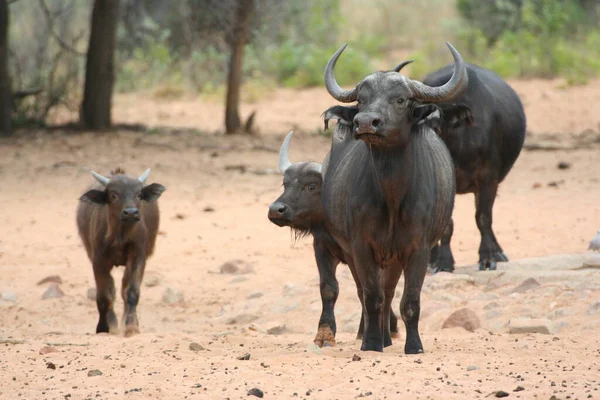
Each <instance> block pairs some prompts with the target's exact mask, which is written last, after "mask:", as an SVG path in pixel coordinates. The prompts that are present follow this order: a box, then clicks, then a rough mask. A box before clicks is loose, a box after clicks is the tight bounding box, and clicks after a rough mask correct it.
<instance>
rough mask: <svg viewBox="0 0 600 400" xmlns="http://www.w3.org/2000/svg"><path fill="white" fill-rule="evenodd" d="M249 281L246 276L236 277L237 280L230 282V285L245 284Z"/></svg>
mask: <svg viewBox="0 0 600 400" xmlns="http://www.w3.org/2000/svg"><path fill="white" fill-rule="evenodd" d="M247 280H248V278H246V277H245V276H236V277H235V278H233V279H232V280H230V281H229V283H241V282H245V281H247Z"/></svg>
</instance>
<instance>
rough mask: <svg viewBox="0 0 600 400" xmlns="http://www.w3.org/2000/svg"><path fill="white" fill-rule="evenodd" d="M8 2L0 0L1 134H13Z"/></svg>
mask: <svg viewBox="0 0 600 400" xmlns="http://www.w3.org/2000/svg"><path fill="white" fill-rule="evenodd" d="M8 22H9V21H8V3H7V2H6V0H0V136H8V135H10V134H11V118H12V101H11V90H12V88H11V84H10V75H9V74H8Z"/></svg>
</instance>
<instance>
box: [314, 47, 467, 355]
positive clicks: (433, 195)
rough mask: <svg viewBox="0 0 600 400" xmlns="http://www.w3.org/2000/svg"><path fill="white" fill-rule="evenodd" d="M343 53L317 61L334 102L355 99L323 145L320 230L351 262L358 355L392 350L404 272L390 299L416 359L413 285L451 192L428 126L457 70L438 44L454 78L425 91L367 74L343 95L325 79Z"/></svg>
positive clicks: (457, 82)
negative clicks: (360, 319) (338, 131)
mask: <svg viewBox="0 0 600 400" xmlns="http://www.w3.org/2000/svg"><path fill="white" fill-rule="evenodd" d="M345 47H346V46H345V45H344V46H342V47H341V48H340V49H339V50H338V51H337V52H336V53H335V54H334V55H333V56H332V57H331V59H330V60H329V62H328V63H327V67H326V68H325V85H326V87H327V91H328V92H329V94H330V95H331V96H332V97H333V98H334V99H336V100H338V101H340V102H343V103H352V102H355V101H357V113H356V115H355V116H354V117H353V119H352V126H350V127H349V130H350V133H351V134H347V135H341V136H340V137H338V138H337V140H335V138H334V140H332V146H331V154H330V159H329V165H328V168H327V170H326V172H325V175H324V181H323V194H322V196H323V205H324V209H325V224H326V227H327V229H328V231H329V232H330V233H331V235H332V236H333V238H334V239H335V241H336V243H337V244H338V245H339V246H340V248H341V250H342V252H343V253H344V254H347V255H348V258H351V259H352V260H353V262H354V267H355V268H356V272H357V276H358V280H359V281H360V283H361V287H362V291H363V293H362V297H363V316H364V324H365V332H364V335H363V340H362V346H361V350H375V351H383V348H384V347H385V346H389V345H391V344H392V341H391V335H390V327H389V314H390V311H391V302H392V299H393V296H394V292H395V289H396V285H397V283H398V280H399V278H400V275H401V274H402V273H403V272H404V290H403V294H402V300H401V302H400V314H401V315H402V319H403V321H404V324H405V328H406V341H405V346H404V351H405V353H407V354H415V353H421V352H423V345H422V343H421V339H420V337H419V330H418V322H419V314H420V293H421V287H422V285H423V280H424V278H425V274H426V272H427V264H428V261H429V257H430V251H431V249H432V247H433V246H434V245H435V244H436V243H437V242H438V241H439V240H440V238H441V237H442V234H443V231H444V230H445V229H446V227H447V226H448V223H449V221H450V217H451V214H452V209H453V206H454V195H455V177H454V168H453V165H452V160H451V158H450V154H449V152H448V149H447V148H446V145H445V144H444V143H443V142H442V140H441V139H440V138H439V136H438V135H437V134H436V132H435V131H434V130H433V129H432V128H431V125H430V123H431V121H432V119H433V120H435V119H437V120H439V117H440V113H439V108H438V107H437V106H436V103H440V102H444V101H449V100H451V99H452V98H454V97H455V96H456V95H457V94H459V93H460V92H461V91H462V90H464V89H465V87H466V86H467V84H468V76H467V71H466V68H465V64H464V62H463V60H462V58H461V56H460V54H459V53H458V51H456V49H454V47H452V45H450V44H449V43H448V47H449V49H450V51H451V53H452V56H453V57H454V71H453V74H452V78H451V79H450V80H449V81H448V82H447V83H446V84H445V85H443V86H440V87H431V86H428V85H425V84H423V83H421V82H418V81H415V80H411V79H409V78H407V77H405V76H403V75H401V74H400V73H398V72H396V71H389V72H374V73H372V74H370V75H368V76H367V77H365V78H364V79H363V80H362V81H361V82H360V83H358V85H356V87H354V88H353V89H350V90H344V89H342V88H341V87H340V86H339V85H338V84H337V82H336V80H335V76H334V68H335V64H336V62H337V60H338V58H339V56H340V54H341V53H342V52H343V50H344V48H345ZM340 108H343V107H340ZM426 121H429V123H426ZM355 139H359V140H355Z"/></svg>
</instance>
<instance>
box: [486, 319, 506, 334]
mask: <svg viewBox="0 0 600 400" xmlns="http://www.w3.org/2000/svg"><path fill="white" fill-rule="evenodd" d="M488 328H489V330H490V331H492V332H502V331H504V330H505V329H506V321H504V320H496V321H490V322H489V323H488Z"/></svg>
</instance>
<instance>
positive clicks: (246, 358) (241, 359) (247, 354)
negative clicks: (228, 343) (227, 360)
mask: <svg viewBox="0 0 600 400" xmlns="http://www.w3.org/2000/svg"><path fill="white" fill-rule="evenodd" d="M237 359H238V360H240V361H248V360H249V359H250V353H246V354H244V355H243V356H239V357H238V358H237Z"/></svg>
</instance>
